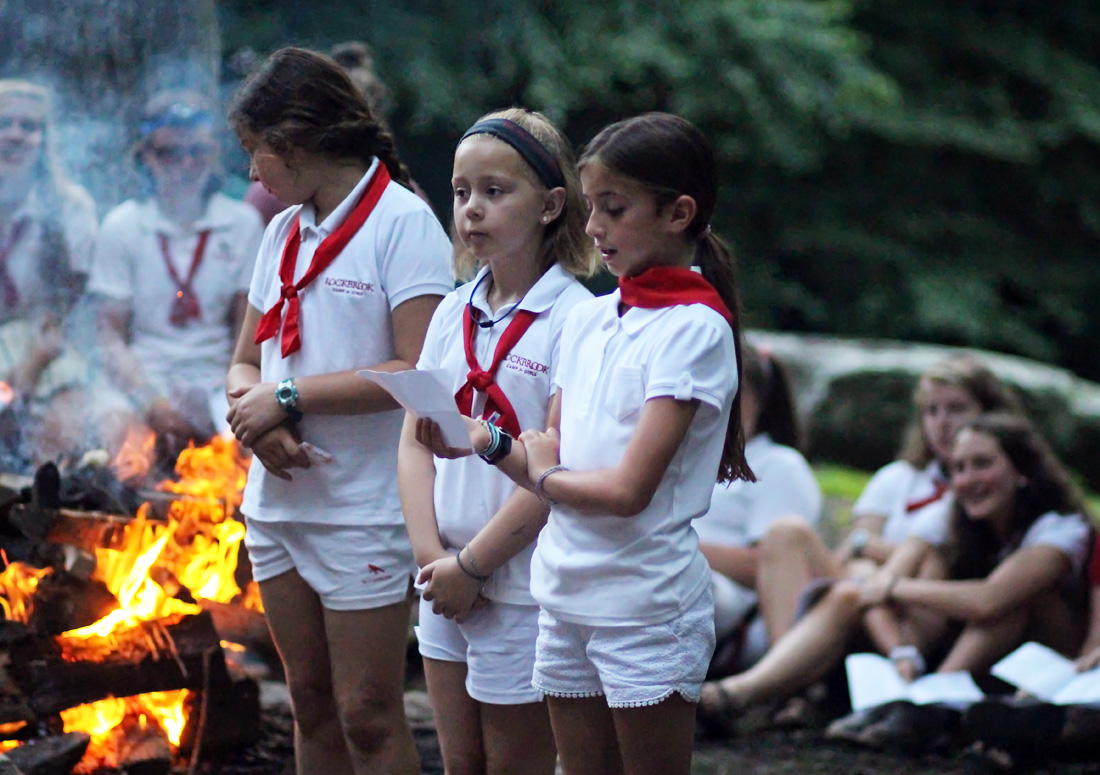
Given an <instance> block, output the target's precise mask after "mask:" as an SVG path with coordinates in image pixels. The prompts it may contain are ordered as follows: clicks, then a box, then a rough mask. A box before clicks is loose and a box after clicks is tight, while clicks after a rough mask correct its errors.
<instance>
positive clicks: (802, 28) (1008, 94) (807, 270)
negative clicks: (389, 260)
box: [219, 0, 1100, 379]
mask: <svg viewBox="0 0 1100 775" xmlns="http://www.w3.org/2000/svg"><path fill="white" fill-rule="evenodd" d="M219 9H220V14H221V19H222V34H223V50H224V51H225V52H226V53H227V54H229V53H232V52H235V51H239V50H241V49H245V48H251V49H253V50H255V51H257V52H260V53H265V52H266V51H268V50H270V49H271V48H273V47H275V46H278V45H281V44H283V43H287V42H294V43H298V44H304V45H311V46H315V47H321V48H324V47H327V46H329V45H331V44H332V43H334V42H337V41H340V40H346V39H350V38H358V39H362V40H365V41H367V42H368V43H370V44H371V46H372V47H373V49H374V52H375V57H376V61H377V68H378V71H379V73H380V75H381V76H382V78H383V79H384V80H385V81H386V83H387V84H388V85H389V87H390V89H391V91H392V110H391V113H390V116H389V118H390V122H391V124H392V125H393V127H394V130H395V133H396V134H397V136H398V138H399V142H400V148H401V150H402V152H403V155H404V156H406V157H407V159H408V161H409V163H410V164H411V166H412V167H413V170H414V173H415V176H416V178H417V179H418V181H419V182H420V183H421V184H422V185H423V186H424V188H425V189H427V190H428V192H429V193H430V195H431V196H432V198H433V200H434V201H435V202H436V205H437V208H438V209H439V210H440V212H441V215H443V217H444V220H446V218H447V205H448V200H449V187H448V177H449V169H450V157H451V152H452V151H453V146H454V142H455V139H456V138H457V137H458V135H459V134H460V133H461V131H462V130H463V129H464V128H465V127H466V126H468V125H469V124H470V123H471V122H472V121H473V120H475V119H476V118H477V117H478V116H479V115H481V114H482V113H484V112H486V111H488V110H491V109H494V108H496V107H499V106H502V105H509V104H522V105H525V106H527V107H531V108H536V109H539V110H543V111H544V112H547V113H548V114H550V115H551V116H552V117H553V118H555V119H556V120H558V121H559V122H561V123H562V124H563V125H564V127H565V129H566V132H567V133H568V134H569V136H570V137H571V138H572V139H573V141H574V142H576V143H577V144H580V143H583V142H584V141H585V140H587V139H588V138H589V137H591V136H592V135H593V134H594V133H595V131H597V130H598V129H599V128H600V127H601V126H602V125H603V124H605V123H606V122H608V121H611V120H614V119H617V118H621V117H623V116H626V115H630V114H633V113H637V112H640V111H645V110H670V111H674V112H677V113H680V114H682V115H684V116H686V117H688V118H690V119H691V120H693V121H695V122H697V123H698V124H699V125H700V126H701V127H702V128H703V129H704V130H705V131H706V132H707V133H708V135H709V136H710V137H711V139H712V141H713V142H714V144H715V146H716V148H717V149H718V151H719V153H720V155H721V159H722V165H723V170H722V173H723V174H722V179H723V181H724V190H723V196H722V202H723V203H724V206H723V207H722V210H721V214H720V216H719V217H718V219H717V223H716V224H715V225H716V228H718V229H719V230H721V231H723V232H724V233H726V234H727V235H728V236H729V237H731V238H732V240H733V241H734V242H735V244H736V245H737V246H738V248H739V252H740V255H741V262H742V270H741V271H742V277H743V281H744V286H745V297H746V308H747V313H748V316H749V320H750V323H751V324H753V325H756V326H761V327H776V328H783V329H787V330H796V331H817V332H833V333H838V334H845V335H867V336H880V337H896V338H903V339H917V340H924V341H932V342H942V343H949V344H966V345H973V346H980V347H985V348H989V349H994V350H1000V351H1004V352H1011V353H1017V354H1021V355H1026V356H1030V357H1033V358H1037V359H1040V360H1044V361H1048V362H1052V363H1056V364H1060V365H1063V366H1067V367H1069V368H1071V369H1073V370H1074V371H1076V372H1078V373H1079V374H1081V375H1083V376H1087V377H1090V378H1093V379H1100V358H1097V357H1096V355H1095V354H1096V353H1097V352H1098V350H1100V311H1098V309H1097V307H1098V305H1097V303H1096V299H1097V298H1098V296H1097V291H1098V290H1100V272H1097V271H1095V270H1094V268H1093V266H1094V262H1095V254H1096V251H1097V248H1098V237H1100V176H1098V175H1097V171H1098V169H1100V43H1098V42H1097V41H1100V6H1097V5H1096V4H1095V3H1092V2H1088V1H1087V0H1063V1H1062V2H1060V3H1049V2H1042V1H1040V0H999V1H998V2H994V1H993V0H955V1H951V0H876V2H870V1H869V0H868V1H867V2H848V1H847V0H680V1H679V2H640V1H637V2H631V1H629V0H607V1H606V2H602V3H590V2H587V1H584V2H582V1H581V0H555V1H554V2H549V1H546V2H535V0H515V1H514V2H506V1H505V0H483V2H478V3H439V2H434V1H433V2H428V1H427V0H406V1H405V2H402V3H381V2H377V1H376V0H371V1H370V2H363V1H362V0H355V1H354V2H352V1H351V0H330V2H328V3H324V4H315V3H309V4H307V3H298V2H294V3H292V2H274V1H273V0H268V1H267V2H256V1H255V0H247V1H246V0H222V2H221V3H220V5H219Z"/></svg>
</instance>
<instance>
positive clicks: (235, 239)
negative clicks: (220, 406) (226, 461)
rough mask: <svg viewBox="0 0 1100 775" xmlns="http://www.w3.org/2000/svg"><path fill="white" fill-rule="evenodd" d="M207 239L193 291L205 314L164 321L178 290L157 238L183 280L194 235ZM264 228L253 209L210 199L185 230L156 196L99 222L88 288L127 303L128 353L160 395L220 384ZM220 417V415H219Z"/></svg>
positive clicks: (218, 198) (117, 210)
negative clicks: (163, 239)
mask: <svg viewBox="0 0 1100 775" xmlns="http://www.w3.org/2000/svg"><path fill="white" fill-rule="evenodd" d="M206 230H209V231H210V237H209V239H208V241H207V244H206V250H205V251H204V254H203V261H202V264H201V265H200V266H199V268H198V271H197V272H196V273H195V277H194V280H193V281H192V283H191V287H192V289H193V290H194V292H195V296H196V297H197V298H198V302H199V308H200V310H201V312H202V317H201V318H199V319H196V320H189V321H187V323H186V324H185V325H183V326H175V325H173V324H172V323H171V321H170V319H169V317H170V313H171V310H172V305H173V303H174V302H175V299H176V293H177V286H176V283H175V281H174V280H172V277H171V275H170V274H169V273H168V268H167V267H166V265H165V260H164V255H163V253H162V252H161V246H160V235H161V234H163V235H166V236H167V237H168V252H169V255H170V257H171V260H172V265H173V266H174V267H175V270H176V273H177V275H178V276H179V278H180V279H181V280H186V279H187V275H188V272H189V270H190V268H191V262H192V259H193V257H194V252H195V246H196V245H197V244H198V241H199V234H200V233H201V232H203V231H206ZM262 235H263V223H262V222H261V221H260V216H259V215H258V214H257V213H256V211H255V209H253V208H252V207H250V206H249V205H246V204H244V203H243V202H238V201H237V200H235V199H230V198H229V197H227V196H225V195H224V194H214V195H213V196H211V197H210V200H209V202H207V205H206V211H205V212H204V213H203V216H202V217H201V218H200V219H199V220H198V221H196V222H195V223H194V224H192V226H191V227H190V228H186V229H185V228H183V227H181V226H179V225H177V224H176V223H174V222H173V221H172V220H171V219H169V218H168V217H167V216H166V215H165V214H164V213H162V212H161V210H160V208H159V206H158V205H157V202H156V200H155V199H148V200H145V201H141V202H139V201H136V200H129V201H127V202H123V203H122V204H120V205H119V206H118V207H116V208H115V209H113V210H111V212H109V213H107V217H106V218H104V219H103V228H102V230H101V231H100V234H99V238H98V239H97V240H96V245H95V258H94V261H93V264H92V271H91V274H90V276H89V278H88V290H89V291H90V292H92V293H97V294H100V295H102V296H106V297H108V298H110V299H115V300H117V301H125V302H128V303H129V305H130V309H131V311H132V314H133V318H132V323H131V333H132V337H133V340H132V342H131V344H130V348H131V351H132V352H133V354H134V356H135V357H136V358H137V360H138V362H139V363H140V364H141V366H142V368H143V369H144V370H145V375H146V377H147V378H148V379H149V380H150V382H151V383H152V385H153V386H154V387H155V389H157V390H158V391H159V392H160V393H162V394H165V395H167V394H170V393H171V392H172V387H173V386H175V385H187V386H189V387H196V388H203V389H205V390H208V391H209V390H214V389H216V388H217V387H218V386H220V385H222V384H223V383H224V382H225V373H226V371H228V369H229V361H230V358H231V357H232V355H233V345H234V342H233V337H232V331H231V330H230V314H231V311H232V309H233V301H234V298H235V297H236V296H237V294H241V293H245V292H246V291H247V290H248V284H249V280H250V279H251V277H252V269H253V266H254V264H255V262H256V252H257V250H258V248H259V245H260V239H261V237H262ZM218 419H220V418H218Z"/></svg>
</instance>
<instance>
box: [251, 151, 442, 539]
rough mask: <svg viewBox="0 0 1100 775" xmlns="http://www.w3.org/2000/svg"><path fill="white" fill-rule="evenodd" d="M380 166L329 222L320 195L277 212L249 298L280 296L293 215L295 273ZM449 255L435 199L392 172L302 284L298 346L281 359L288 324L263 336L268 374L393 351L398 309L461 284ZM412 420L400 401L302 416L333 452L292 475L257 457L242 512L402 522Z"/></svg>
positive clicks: (351, 364)
mask: <svg viewBox="0 0 1100 775" xmlns="http://www.w3.org/2000/svg"><path fill="white" fill-rule="evenodd" d="M377 164H378V162H377V160H375V162H374V163H373V164H372V165H371V167H370V169H369V170H368V171H367V173H366V174H365V175H364V176H363V178H362V179H361V180H360V181H359V183H358V184H357V185H356V187H355V188H354V189H353V190H352V192H351V193H350V194H348V196H347V198H346V199H344V201H343V202H341V203H340V206H339V207H337V208H336V209H335V210H333V212H332V213H331V214H330V215H329V216H328V217H327V218H326V219H325V220H324V221H323V222H322V223H320V224H318V223H317V222H316V221H315V218H314V214H315V211H314V209H313V207H312V205H299V206H296V207H291V208H288V209H287V210H284V211H283V212H281V213H279V214H278V215H277V216H275V218H274V219H272V221H271V223H270V224H269V225H268V227H267V231H266V232H265V233H264V238H263V243H262V245H261V246H260V254H259V258H258V259H257V261H256V271H255V273H254V275H253V277H252V286H251V288H250V289H249V293H248V302H249V304H251V305H252V306H253V307H255V308H256V309H258V310H260V311H261V312H266V311H267V310H268V309H269V308H270V307H271V306H273V305H274V304H275V302H276V301H277V300H278V299H279V295H280V292H281V288H282V285H281V283H280V280H279V263H280V261H281V260H282V256H283V248H284V247H285V246H286V241H287V236H288V235H289V233H290V230H291V227H292V226H293V224H294V220H295V219H296V218H300V231H301V248H300V250H299V253H298V260H297V262H296V264H295V272H294V279H295V281H297V280H299V279H300V278H301V277H302V275H304V274H305V273H306V270H307V269H308V268H309V264H310V261H311V260H312V259H313V254H314V252H315V251H316V250H317V246H318V245H319V244H320V243H321V241H322V239H324V238H325V237H326V236H328V235H329V234H330V233H331V232H332V231H333V230H335V229H336V228H337V227H338V226H339V225H340V224H341V223H343V222H344V220H345V218H346V216H347V214H348V213H349V212H350V211H351V209H352V208H353V207H354V206H355V203H356V202H357V201H358V199H359V197H360V194H361V193H362V191H363V190H364V189H365V188H366V186H367V183H368V182H369V181H370V178H371V175H372V174H373V173H374V169H375V166H377ZM246 206H247V205H246ZM257 217H258V216H257ZM452 254H453V251H452V248H451V243H450V240H448V239H447V235H446V233H444V231H443V227H442V226H440V225H439V221H438V220H437V219H436V217H435V215H434V214H433V213H432V211H431V209H429V207H428V206H427V205H426V204H425V203H424V202H423V201H422V200H421V199H420V198H419V197H418V196H417V195H416V194H414V193H413V192H411V191H409V190H408V189H407V188H405V187H404V186H402V185H400V184H399V183H396V182H391V183H390V184H389V185H388V186H387V187H386V190H385V191H384V192H383V193H382V196H381V198H380V199H379V200H378V204H377V205H376V207H375V209H374V211H373V212H372V213H371V215H370V217H369V218H368V219H367V221H366V223H364V224H363V226H362V228H361V229H359V231H358V233H356V234H355V236H354V237H352V238H351V241H350V242H348V244H347V246H346V247H345V248H344V250H343V252H341V253H340V255H339V256H337V258H336V259H335V260H334V261H333V262H332V263H331V264H330V265H329V266H328V268H327V269H325V271H323V272H321V274H320V275H318V276H317V278H316V279H314V281H313V282H312V283H311V284H310V285H308V286H306V287H305V288H304V289H302V290H301V291H300V292H299V294H298V298H299V300H300V303H301V307H300V317H299V331H300V333H301V337H302V347H301V349H300V350H298V351H297V352H294V353H291V354H290V355H289V356H287V357H286V358H284V357H283V356H282V351H281V343H280V340H281V335H282V331H281V329H280V331H279V332H277V333H276V334H275V336H274V337H272V338H270V339H268V340H266V341H264V342H263V343H262V345H261V369H260V371H261V376H262V379H263V381H265V382H280V381H282V380H284V379H288V378H290V377H303V376H306V375H311V374H329V373H331V372H335V371H344V370H348V369H362V368H366V367H370V366H373V365H375V364H378V363H382V362H384V361H389V360H393V359H394V357H396V352H395V351H394V341H393V323H392V318H391V313H392V312H393V310H394V309H396V308H397V307H398V306H400V305H401V304H402V303H403V302H405V301H408V300H409V299H413V298H416V297H418V296H430V295H435V296H445V295H446V294H448V293H450V292H451V291H452V290H453V289H454V280H453V274H452V270H451V263H452ZM283 317H284V320H285V317H286V308H285V307H284V309H283ZM403 419H404V412H402V411H401V410H399V409H395V410H393V411H388V412H375V413H372V414H362V415H347V416H342V415H308V414H307V415H306V416H305V417H304V418H303V419H302V421H301V422H299V423H298V429H299V431H300V432H301V434H302V439H303V440H304V441H309V442H312V443H313V444H315V445H316V446H318V447H320V448H321V449H323V450H325V451H326V452H329V453H331V454H332V455H333V457H334V458H335V460H334V461H333V462H332V463H327V464H322V465H315V466H313V467H312V468H308V469H300V468H295V469H292V470H291V472H290V473H291V475H292V476H293V477H294V481H292V482H285V481H283V480H281V479H278V478H276V477H274V476H271V475H269V474H268V473H267V472H266V471H265V470H264V467H263V466H261V465H254V466H252V467H251V469H250V470H249V473H248V484H247V485H246V486H245V491H244V503H243V504H242V506H241V511H242V512H243V513H245V514H247V515H248V516H249V517H250V518H252V519H256V520H264V521H276V522H277V521H294V522H324V523H327V524H332V525H397V524H404V518H403V516H402V513H401V502H400V499H399V498H398V494H397V442H398V439H399V438H400V435H401V424H402V421H403Z"/></svg>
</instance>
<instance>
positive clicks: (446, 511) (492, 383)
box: [398, 108, 596, 775]
mask: <svg viewBox="0 0 1100 775" xmlns="http://www.w3.org/2000/svg"><path fill="white" fill-rule="evenodd" d="M451 182H452V186H453V188H454V234H455V237H456V241H455V251H456V257H457V258H456V261H457V264H458V268H459V271H460V272H461V273H464V274H467V275H469V274H471V273H472V272H473V271H474V270H477V273H476V275H475V276H474V278H473V280H472V281H471V282H469V283H467V284H466V285H464V286H462V287H461V288H459V289H458V290H457V291H455V292H453V293H451V294H450V295H448V296H447V298H445V299H444V300H443V302H442V303H441V304H440V305H439V308H438V309H437V310H436V313H435V315H434V317H433V318H432V324H431V326H430V327H429V329H428V336H427V338H426V339H425V342H424V349H423V351H422V353H421V356H420V362H419V364H417V367H418V368H421V369H443V370H444V371H445V372H446V373H447V375H448V378H449V380H450V387H451V390H452V391H453V392H454V393H455V400H456V402H457V403H458V407H459V409H460V410H461V411H462V412H463V414H465V415H469V416H472V417H477V418H482V419H481V421H482V422H485V423H486V424H489V423H491V424H493V425H494V427H496V428H499V429H501V430H502V431H504V432H507V433H508V434H509V435H510V436H511V437H513V438H514V437H516V436H518V435H519V433H520V429H521V428H543V427H546V424H547V420H548V412H549V404H550V400H551V398H552V396H553V395H554V393H555V391H556V389H557V370H558V363H559V361H560V356H561V353H560V346H559V343H560V339H561V331H562V326H563V325H564V323H565V317H566V314H567V313H568V312H569V310H571V309H572V308H573V307H574V306H575V305H576V304H577V303H579V302H582V301H584V300H586V299H590V298H591V297H592V294H591V293H589V292H588V291H587V290H586V289H585V288H584V286H582V285H581V284H580V282H578V281H577V279H576V276H577V275H582V276H586V275H590V274H591V273H592V271H593V270H594V269H595V266H596V256H595V251H594V250H593V249H592V246H591V243H590V242H589V240H588V238H587V237H586V236H585V233H584V217H585V216H584V203H583V201H582V199H581V192H580V183H579V181H578V179H577V169H576V164H575V162H574V160H573V153H572V151H571V150H570V148H569V144H568V141H566V139H565V138H564V137H563V136H562V134H561V133H560V132H559V131H558V130H557V129H556V128H555V127H554V125H553V124H551V123H550V121H549V120H547V119H546V117H545V116H543V115H541V114H539V113H532V112H530V111H526V110H521V109H518V108H512V109H509V110H503V111H499V112H496V113H491V114H489V115H488V116H485V117H484V118H483V119H481V120H480V121H478V122H477V123H476V124H474V125H473V127H471V128H470V129H469V131H467V132H466V134H465V135H463V137H462V139H461V140H460V141H459V144H458V148H457V149H456V151H455V159H454V174H453V177H452V181H451ZM433 436H434V437H435V438H434V439H433ZM438 441H439V440H438V433H437V431H436V430H435V429H434V428H433V427H432V426H431V425H430V424H428V423H426V422H423V421H417V420H415V419H414V418H412V417H411V416H410V417H408V418H406V420H405V429H404V431H403V434H402V438H401V448H400V457H399V461H398V473H399V477H400V487H401V501H402V505H403V506H404V509H405V521H406V524H407V525H408V527H409V535H410V537H411V538H412V542H413V550H414V551H415V553H416V560H417V564H418V565H420V567H421V569H422V570H421V572H420V578H419V581H420V582H421V583H422V584H423V585H424V586H423V592H422V597H421V603H420V619H419V627H418V628H417V635H418V638H417V639H418V641H419V644H420V653H421V654H422V655H423V657H424V673H425V676H426V678H427V683H428V692H429V694H430V696H431V699H432V705H433V707H434V709H435V718H436V723H437V728H438V731H439V741H440V748H441V750H442V753H443V762H444V766H445V769H446V771H447V772H448V773H452V774H453V775H459V774H460V773H478V772H481V773H485V772H487V773H507V772H528V773H544V774H545V775H551V773H553V772H554V765H555V759H556V756H555V750H554V741H553V735H552V733H551V730H550V719H549V716H548V715H547V712H546V704H545V703H543V702H541V701H540V700H541V697H540V695H539V692H538V691H537V690H536V689H535V688H534V687H533V686H532V685H531V673H532V671H533V669H534V663H535V640H536V638H537V636H538V615H539V608H538V605H537V604H536V603H535V601H534V599H533V598H532V597H531V590H530V575H531V574H530V568H531V554H532V552H533V550H534V541H535V538H536V536H537V535H538V533H539V531H540V530H541V529H542V526H543V525H544V524H545V523H546V516H547V512H548V509H547V508H546V506H544V505H543V504H541V503H540V502H539V501H538V499H537V498H535V496H534V495H533V494H532V493H530V492H529V491H527V490H524V489H522V488H518V487H516V485H515V484H514V483H513V482H512V481H511V480H510V479H508V477H507V476H505V475H504V474H503V473H501V472H500V471H498V470H496V469H495V468H494V467H492V466H486V465H485V464H484V463H482V462H481V461H479V460H477V459H476V458H473V457H458V458H455V459H446V458H438V459H434V460H433V456H432V450H433V448H434V449H438V451H439V452H441V453H442V454H444V455H448V454H449V452H448V450H446V449H445V448H443V447H442V446H441V445H438ZM503 453H504V450H503V448H498V449H496V450H493V451H491V452H489V453H487V454H486V455H485V459H486V460H487V461H488V462H490V463H493V462H496V460H497V459H498V458H500V457H501V456H502V455H503ZM430 482H431V483H434V486H431V487H429V486H426V485H427V483H430Z"/></svg>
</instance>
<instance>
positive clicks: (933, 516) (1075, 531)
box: [912, 505, 1092, 578]
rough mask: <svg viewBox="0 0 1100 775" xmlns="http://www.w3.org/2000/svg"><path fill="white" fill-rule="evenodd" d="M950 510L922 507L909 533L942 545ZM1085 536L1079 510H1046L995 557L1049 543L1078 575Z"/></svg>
mask: <svg viewBox="0 0 1100 775" xmlns="http://www.w3.org/2000/svg"><path fill="white" fill-rule="evenodd" d="M950 512H951V509H950V507H949V506H948V505H944V506H940V507H938V508H937V509H931V508H929V509H925V510H924V511H922V513H921V514H920V515H919V516H918V517H917V518H916V519H915V520H914V521H913V532H912V535H914V536H916V537H917V538H920V539H921V540H922V541H924V542H925V543H927V544H931V545H932V546H942V545H943V544H945V543H946V542H947V539H948V536H949V534H950ZM1089 539H1090V533H1089V524H1088V522H1087V521H1086V519H1085V518H1084V517H1082V516H1081V515H1080V514H1059V513H1058V512H1056V511H1049V512H1047V513H1046V514H1043V515H1042V516H1041V517H1039V518H1038V519H1036V520H1035V521H1034V522H1032V523H1031V527H1029V528H1028V529H1027V532H1026V533H1024V537H1023V538H1022V539H1021V540H1020V544H1019V546H1018V547H1015V546H1013V547H1008V550H1007V551H1004V552H1002V554H1001V556H1000V557H999V558H998V559H999V560H1003V559H1005V557H1007V556H1008V555H1009V554H1011V553H1012V551H1015V550H1018V549H1027V548H1029V547H1032V546H1053V547H1054V548H1055V549H1058V550H1059V551H1061V552H1062V553H1063V554H1065V555H1066V557H1068V558H1069V561H1070V564H1071V566H1072V571H1071V574H1070V575H1071V576H1073V577H1075V578H1081V577H1082V574H1084V572H1085V563H1086V562H1088V559H1089V553H1090V550H1091V549H1092V541H1090V540H1089Z"/></svg>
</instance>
